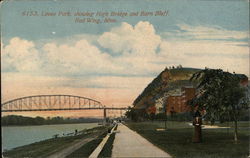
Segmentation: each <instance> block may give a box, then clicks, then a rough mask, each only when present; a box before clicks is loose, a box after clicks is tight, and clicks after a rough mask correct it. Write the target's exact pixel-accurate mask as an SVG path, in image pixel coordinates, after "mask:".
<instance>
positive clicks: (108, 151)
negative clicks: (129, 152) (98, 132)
mask: <svg viewBox="0 0 250 158" xmlns="http://www.w3.org/2000/svg"><path fill="white" fill-rule="evenodd" d="M117 127H118V125H116V126H115V127H114V131H115V130H117ZM114 140H115V133H112V134H111V135H110V136H109V138H108V140H107V142H106V144H105V145H104V147H103V149H102V151H101V152H100V154H99V155H98V157H111V156H112V149H113V143H114Z"/></svg>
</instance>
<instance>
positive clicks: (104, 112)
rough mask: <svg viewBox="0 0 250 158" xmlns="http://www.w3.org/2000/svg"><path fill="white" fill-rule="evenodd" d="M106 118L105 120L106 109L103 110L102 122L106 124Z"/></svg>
mask: <svg viewBox="0 0 250 158" xmlns="http://www.w3.org/2000/svg"><path fill="white" fill-rule="evenodd" d="M106 118H107V109H106V108H104V109H103V122H104V123H106Z"/></svg>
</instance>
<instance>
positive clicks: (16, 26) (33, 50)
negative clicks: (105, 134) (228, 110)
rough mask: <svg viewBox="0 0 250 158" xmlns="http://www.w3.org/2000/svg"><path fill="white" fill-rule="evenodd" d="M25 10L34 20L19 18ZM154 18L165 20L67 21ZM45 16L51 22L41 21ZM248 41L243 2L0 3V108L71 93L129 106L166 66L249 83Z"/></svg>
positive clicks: (63, 0)
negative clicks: (238, 76) (217, 71)
mask: <svg viewBox="0 0 250 158" xmlns="http://www.w3.org/2000/svg"><path fill="white" fill-rule="evenodd" d="M10 10H11V11H10ZM31 11H32V12H33V13H34V12H37V14H38V16H25V15H27V14H30V13H31ZM156 11H162V12H164V11H166V12H167V15H165V16H155V15H153V16H125V17H122V16H109V17H106V18H111V19H115V20H116V22H111V23H104V22H103V19H104V18H105V17H104V18H103V17H96V16H93V17H89V18H93V19H100V20H101V21H102V23H99V24H96V23H92V22H91V23H79V22H75V19H76V18H77V17H76V16H74V13H76V12H85V13H86V12H93V13H96V12H102V13H105V12H108V13H109V14H110V13H111V12H128V13H130V12H139V14H140V13H141V12H153V13H155V12H156ZM48 12H50V13H56V16H42V15H44V14H46V13H48ZM59 12H70V14H71V16H61V15H60V16H59V15H58V13H59ZM94 15H95V14H94ZM79 18H85V17H80V16H79ZM86 18H87V17H86ZM248 42H249V1H247V0H239V1H238V0H230V1H227V0H225V1H222V0H218V1H214V0H213V1H208V0H207V1H205V0H204V1H203V0H189V1H183V0H176V1H174V0H164V1H163V0H154V1H151V0H133V1H132V0H126V1H123V0H105V1H101V0H83V1H80V0H79V1H78V0H72V1H69V0H68V1H67V0H45V1H41V0H33V1H30V0H25V1H17V0H16V1H15V0H11V1H10V0H6V1H4V2H2V4H1V75H2V83H1V84H2V86H1V87H2V88H1V91H2V102H5V101H7V100H11V99H15V98H19V97H23V96H30V95H39V94H71V95H77V96H84V97H88V98H93V99H95V100H98V101H100V102H101V103H102V104H104V105H106V106H117V107H124V106H131V104H132V102H133V101H134V99H135V98H136V97H137V96H138V95H139V94H140V93H141V92H142V90H143V89H144V88H145V87H146V86H147V84H148V83H150V82H151V81H152V80H153V79H154V78H155V77H156V76H157V75H158V74H159V73H160V72H161V71H162V70H164V68H165V67H169V66H177V65H179V64H181V65H182V66H183V67H194V68H205V67H208V68H221V69H223V70H225V71H229V72H236V73H243V74H246V75H247V76H249V47H248ZM12 114H14V113H12ZM20 114H22V115H29V116H36V115H46V116H55V115H62V116H100V115H102V112H88V111H85V112H83V111H80V112H79V111H78V112H68V113H67V114H66V113H64V114H62V113H59V112H46V113H45V112H40V113H34V112H32V113H28V112H26V113H20Z"/></svg>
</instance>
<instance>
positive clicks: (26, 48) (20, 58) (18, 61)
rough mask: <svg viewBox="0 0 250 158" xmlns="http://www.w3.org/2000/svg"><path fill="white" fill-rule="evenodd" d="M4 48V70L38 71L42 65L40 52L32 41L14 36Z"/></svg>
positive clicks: (2, 54)
mask: <svg viewBox="0 0 250 158" xmlns="http://www.w3.org/2000/svg"><path fill="white" fill-rule="evenodd" d="M2 50H3V51H2V52H3V53H1V58H2V62H3V63H2V70H3V71H24V72H26V71H37V70H38V69H39V67H40V61H39V60H40V58H39V52H38V50H37V49H36V48H35V44H34V43H33V42H31V41H28V40H24V39H21V38H19V37H14V38H12V39H11V40H10V43H9V45H6V46H5V47H3V49H2Z"/></svg>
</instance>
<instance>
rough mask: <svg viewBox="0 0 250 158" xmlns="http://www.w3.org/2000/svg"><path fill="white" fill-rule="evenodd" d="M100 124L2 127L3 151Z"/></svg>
mask: <svg viewBox="0 0 250 158" xmlns="http://www.w3.org/2000/svg"><path fill="white" fill-rule="evenodd" d="M96 126H98V124H97V123H80V124H60V125H40V126H11V127H6V126H5V127H2V151H4V150H10V149H13V148H15V147H18V146H23V145H27V144H30V143H34V142H37V141H41V140H45V139H49V138H52V137H53V135H55V134H59V135H60V136H62V134H63V133H64V134H66V133H72V132H75V130H76V129H77V130H78V131H80V130H83V129H89V128H93V127H96Z"/></svg>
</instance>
